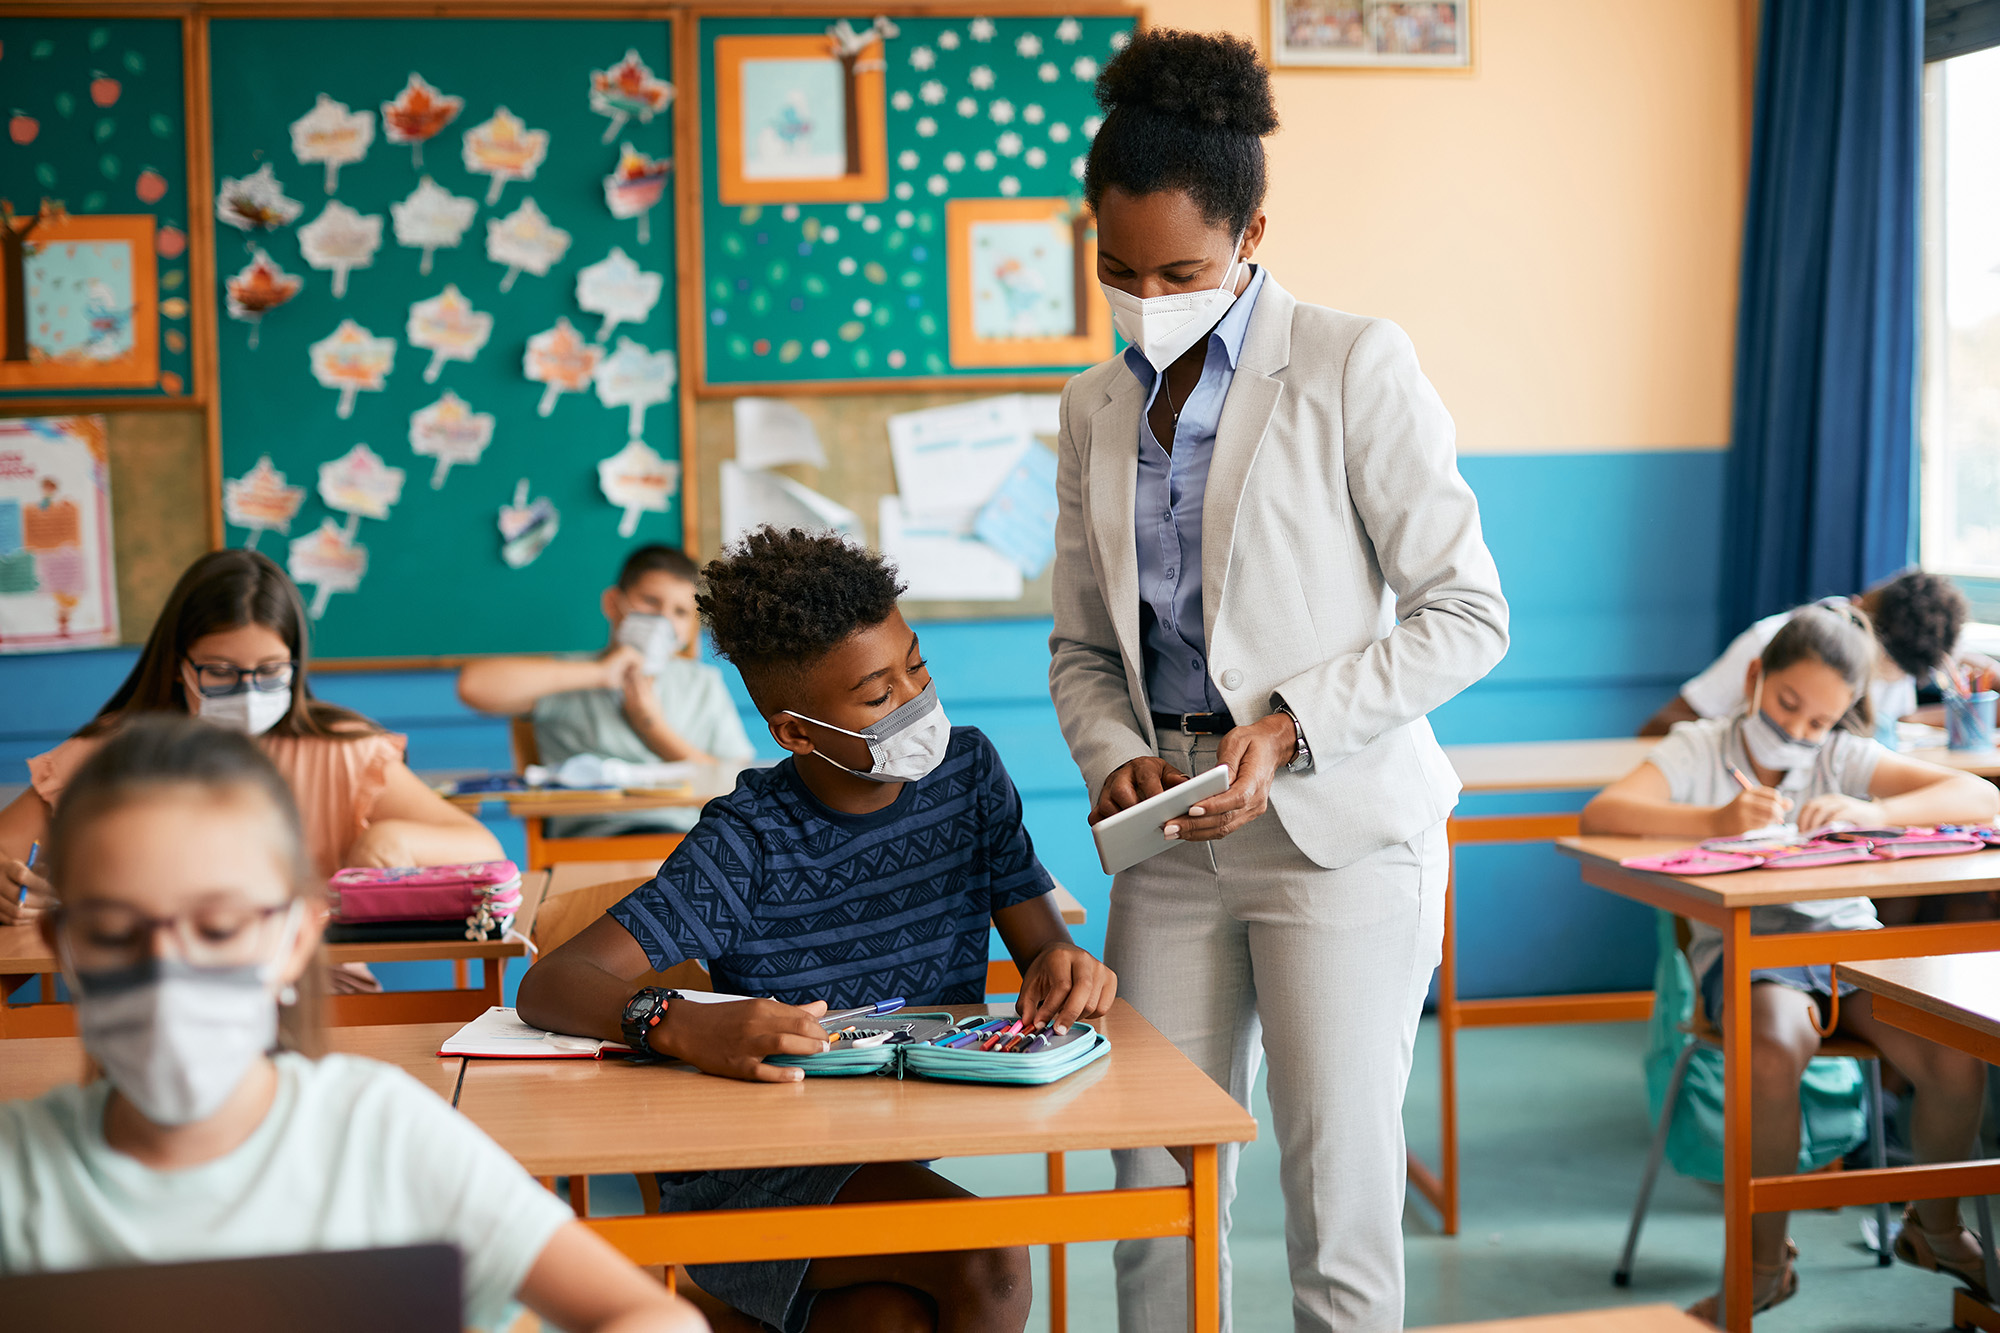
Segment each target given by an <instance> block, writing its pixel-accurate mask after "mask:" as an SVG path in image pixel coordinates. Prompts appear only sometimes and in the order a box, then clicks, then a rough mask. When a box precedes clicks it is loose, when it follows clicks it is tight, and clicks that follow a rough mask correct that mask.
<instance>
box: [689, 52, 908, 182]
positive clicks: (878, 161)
mask: <svg viewBox="0 0 2000 1333" xmlns="http://www.w3.org/2000/svg"><path fill="white" fill-rule="evenodd" d="M882 50H883V48H882V43H881V42H880V41H879V40H877V41H874V42H871V43H869V44H868V45H867V46H866V47H864V48H862V51H861V54H860V55H859V56H858V57H857V58H856V60H855V62H854V65H853V67H852V68H851V69H850V70H848V71H845V73H844V77H845V78H846V80H847V81H848V83H849V88H848V91H849V99H848V110H849V112H850V114H851V115H852V116H853V118H854V119H853V121H852V123H851V124H850V125H849V127H848V131H849V138H850V141H851V142H852V144H853V151H852V153H851V155H850V157H849V161H848V164H847V166H848V170H847V173H846V174H845V175H841V176H827V177H801V178H794V177H782V176H779V177H751V176H746V175H745V174H744V172H743V149H744V145H745V139H744V126H743V86H744V85H743V67H744V66H745V65H748V64H754V63H756V62H757V61H760V60H833V59H834V58H835V57H834V56H833V54H832V48H831V45H830V39H829V38H827V37H825V36H823V35H821V34H818V33H738V34H735V35H732V36H728V37H718V38H716V39H715V166H716V180H715V193H716V197H717V198H718V199H720V200H721V201H722V202H723V203H725V204H807V203H813V204H837V203H873V202H876V201H879V200H882V199H886V198H888V197H889V130H888V125H889V116H888V110H887V107H886V105H885V102H884V98H885V96H886V94H885V93H884V91H883V85H884V82H885V80H884V79H883V77H882Z"/></svg>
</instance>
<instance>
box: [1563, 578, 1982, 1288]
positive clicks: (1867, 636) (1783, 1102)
mask: <svg viewBox="0 0 2000 1333" xmlns="http://www.w3.org/2000/svg"><path fill="white" fill-rule="evenodd" d="M1874 661H1875V638H1874V634H1873V632H1872V630H1871V627H1870V625H1869V622H1868V618H1867V616H1866V615H1865V614H1864V613H1863V612H1862V611H1860V610H1859V609H1858V608H1856V607H1852V606H1849V605H1846V604H1844V603H1836V604H1834V605H1833V606H1825V605H1816V606H1807V607H1801V608H1800V609H1799V610H1798V612H1796V613H1795V614H1794V615H1793V616H1792V617H1791V619H1789V620H1787V621H1786V622H1785V624H1784V625H1783V627H1782V628H1780V629H1779V630H1778V632H1777V633H1776V634H1775V635H1774V636H1773V637H1772V639H1771V642H1770V643H1769V645H1768V646H1766V647H1765V649H1764V652H1763V656H1762V657H1761V658H1759V659H1757V660H1755V661H1753V662H1751V663H1750V666H1749V668H1748V670H1747V671H1746V673H1745V675H1744V678H1743V681H1742V685H1741V694H1740V695H1739V697H1738V702H1737V707H1736V709H1735V711H1734V712H1733V713H1732V714H1731V715H1730V716H1728V717H1721V718H1705V719H1702V720H1700V721H1696V722H1683V723H1680V724H1679V725H1677V726H1675V727H1674V729H1673V730H1672V731H1671V732H1669V733H1668V735H1667V738H1666V739H1665V740H1664V741H1662V742H1661V743H1660V745H1659V747H1658V748H1657V749H1655V750H1654V751H1653V752H1652V754H1651V755H1649V756H1648V757H1647V759H1646V762H1645V763H1643V764H1641V765H1640V766H1639V767H1638V768H1636V769H1634V770H1633V771H1632V772H1631V773H1629V774H1627V775H1626V776H1624V777H1622V778H1620V779H1619V780H1618V781H1616V782H1614V783H1612V784H1611V785H1610V786H1609V787H1606V788H1605V789H1604V790H1603V791H1602V792H1599V793H1598V794H1597V796H1595V797H1594V798H1592V800H1591V802H1590V804H1589V805H1587V806H1585V807H1584V810H1583V831H1584V832H1585V833H1629V834H1652V835H1667V836H1673V837H1681V838H1686V839H1687V840H1689V841H1690V842H1693V841H1696V840H1698V839H1702V838H1713V837H1726V836H1729V835H1731V834H1737V833H1743V832H1746V831H1748V830H1750V829H1754V828H1761V827H1763V826H1765V825H1767V824H1773V823H1779V822H1790V823H1796V824H1797V825H1798V826H1799V827H1800V828H1813V827H1819V826H1822V825H1825V824H1829V823H1832V822H1834V821H1835V820H1848V821H1851V822H1853V823H1856V824H1860V825H1862V826H1864V827H1881V826H1885V825H1897V824H1942V823H1986V822H1988V821H1990V820H1992V819H1993V818H1994V816H1995V814H1996V812H2000V792H1996V791H1995V790H1994V788H1993V786H1992V784H1991V783H1988V782H1986V781H1985V780H1984V779H1982V778H1978V777H1974V776H1972V775H1971V774H1967V773H1957V772H1953V771H1952V770H1950V769H1944V768H1938V767H1936V766H1934V765H1931V764H1925V763H1919V762H1918V761H1916V760H1914V759H1910V758H1906V757H1904V756H1902V755H1899V754H1896V753H1895V752H1893V751H1891V750H1889V749H1886V748H1885V747H1883V746H1882V745H1880V744H1878V743H1876V742H1875V741H1874V740H1872V739H1870V736H1869V732H1870V728H1871V725H1872V723H1871V719H1870V717H1869V702H1868V693H1867V686H1868V683H1869V673H1870V671H1871V669H1872V667H1873V663H1874ZM1738 772H1740V773H1742V774H1745V775H1746V777H1747V781H1748V783H1749V784H1750V785H1745V784H1743V783H1739V782H1738V781H1737V779H1736V777H1735V774H1736V773H1738ZM1690 924H1691V928H1692V930H1693V932H1694V938H1693V942H1692V943H1691V944H1690V946H1689V949H1688V962H1689V965H1690V968H1691V969H1692V971H1693V972H1694V975H1695V982H1696V985H1697V987H1698V988H1699V990H1700V993H1701V996H1702V1004H1703V1006H1704V1011H1705V1012H1706V1013H1707V1014H1708V1016H1709V1017H1710V1018H1711V1019H1718V1020H1719V1019H1720V1017H1721V1009H1722V1001H1723V993H1722V967H1721V962H1722V934H1721V932H1720V931H1719V930H1717V929H1716V928H1715V927H1714V926H1710V925H1706V924H1703V923H1702V922H1699V921H1697V922H1692V923H1690ZM1878 924H1879V922H1878V921H1877V919H1876V915H1875V908H1874V906H1873V905H1872V904H1871V903H1870V902H1869V901H1868V899H1866V898H1841V899H1835V900H1831V901H1821V902H1806V903H1789V904H1783V905H1778V906H1771V907H1759V908H1755V909H1753V911H1752V913H1751V919H1750V929H1751V931H1752V933H1754V934H1758V935H1765V934H1773V933H1778V932H1784V931H1806V930H1867V929H1872V928H1874V927H1876V926H1877V925H1878ZM1750 977H1751V986H1750V1005H1751V1017H1750V1025H1751V1027H1750V1033H1751V1042H1752V1047H1751V1060H1752V1068H1753V1071H1754V1075H1755V1076H1754V1078H1753V1079H1752V1081H1751V1094H1750V1095H1751V1099H1752V1100H1751V1105H1752V1112H1751V1124H1752V1126H1753V1140H1752V1143H1751V1149H1750V1152H1751V1173H1752V1174H1753V1175H1758V1176H1776V1175H1786V1174H1789V1173H1790V1172H1792V1171H1793V1170H1795V1169H1796V1164H1797V1162H1798V1154H1799V1098H1798V1086H1799V1079H1800V1077H1801V1076H1802V1075H1803V1074H1804V1072H1805V1067H1806V1062H1807V1061H1809V1060H1810V1059H1812V1057H1813V1056H1814V1055H1815V1054H1816V1053H1817V1052H1818V1050H1819V1043H1820V1033H1819V1031H1818V1029H1817V1027H1816V1026H1815V1024H1816V1023H1818V1024H1823V1023H1825V1022H1826V1020H1827V1018H1828V1017H1829V1011H1830V1009H1831V1001H1832V999H1833V983H1834V980H1835V979H1834V977H1833V975H1832V970H1831V969H1830V968H1828V967H1826V966H1825V965H1814V966H1810V967H1806V966H1799V967H1760V968H1757V969H1756V970H1755V971H1753V972H1752V973H1751V974H1750ZM1837 1013H1838V1019H1839V1026H1838V1030H1839V1031H1840V1032H1843V1033H1845V1034H1847V1035H1848V1036H1851V1037H1858V1038H1860V1039H1862V1040H1863V1041H1867V1042H1869V1043H1871V1044H1872V1045H1874V1046H1875V1047H1876V1048H1877V1049H1879V1050H1880V1051H1881V1052H1882V1056H1883V1058H1884V1059H1885V1060H1887V1061H1888V1062H1889V1063H1890V1064H1891V1065H1893V1066H1895V1068H1896V1069H1897V1070H1899V1071H1901V1073H1902V1074H1903V1075H1904V1076H1905V1077H1906V1078H1908V1079H1909V1081H1910V1083H1911V1084H1912V1086H1913V1087H1914V1088H1915V1090H1916V1101H1915V1105H1914V1108H1913V1110H1912V1114H1911V1130H1910V1139H1911V1147H1912V1149H1913V1151H1914V1152H1915V1154H1916V1158H1917V1160H1918V1161H1920V1162H1945V1161H1958V1160H1960V1159H1962V1158H1964V1157H1966V1156H1968V1155H1970V1154H1971V1152H1972V1151H1973V1143H1974V1140H1975V1138H1976V1137H1977V1135H1978V1132H1979V1117H1980V1106H1981V1101H1982V1097H1983V1094H1984V1091H1985V1086H1986V1075H1985V1068H1984V1066H1983V1065H1982V1064H1981V1063H1980V1062H1979V1061H1978V1060H1976V1059H1974V1058H1973V1057H1971V1056H1969V1055H1962V1054H1960V1053H1958V1052H1956V1051H1953V1050H1950V1049H1948V1048H1946V1047H1943V1046H1940V1045H1938V1044H1936V1043H1935V1042H1931V1041H1927V1040H1925V1039H1924V1038H1922V1037H1918V1036H1914V1035H1912V1034H1911V1033H1908V1032H1905V1031H1903V1030H1902V1029H1901V1028H1894V1027H1890V1026H1889V1025H1888V1024H1886V1023H1883V1022H1881V1021H1880V1020H1878V1019H1877V1018H1876V1017H1875V1016H1874V1009H1873V1005H1872V1002H1871V1000H1870V997H1869V996H1868V995H1866V994H1864V993H1862V992H1860V991H1858V990H1856V989H1855V988H1854V987H1853V986H1851V985H1849V984H1847V983H1845V982H1841V983H1840V999H1839V1006H1838V1010H1837ZM1903 1222H1904V1225H1903V1230H1902V1234H1901V1236H1900V1237H1899V1238H1898V1239H1897V1241H1896V1246H1895V1249H1896V1256H1897V1257H1898V1258H1899V1259H1902V1260H1904V1261H1905V1262H1907V1263H1913V1264H1916V1265H1918V1266H1919V1267H1923V1268H1930V1269H1941V1270H1943V1271H1946V1272H1949V1273H1950V1274H1951V1275H1952V1276H1953V1277H1956V1278H1958V1279H1960V1280H1961V1281H1963V1282H1965V1283H1966V1284H1967V1285H1969V1286H1970V1287H1972V1288H1973V1289H1974V1290H1975V1291H1978V1292H1980V1293H1981V1295H1982V1297H1983V1296H1984V1294H1985V1283H1984V1280H1983V1277H1982V1265H1981V1260H1980V1251H1979V1239H1978V1237H1977V1236H1975V1235H1973V1233H1971V1232H1970V1231H1968V1230H1966V1229H1965V1228H1964V1227H1963V1226H1961V1225H1960V1222H1959V1214H1958V1201H1957V1200H1956V1199H1927V1200H1924V1201H1922V1202H1919V1203H1915V1204H1912V1205H1911V1206H1910V1207H1909V1208H1908V1209H1907V1210H1905V1212H1904V1215H1903ZM1785 1225H1786V1214H1783V1213H1759V1214H1758V1215H1757V1216H1756V1217H1755V1219H1753V1221H1752V1224H1751V1252H1752V1255H1753V1257H1754V1260H1755V1263H1756V1282H1755V1286H1754V1289H1753V1299H1754V1302H1755V1308H1756V1309H1758V1310H1765V1309H1769V1308H1770V1307H1771V1306H1773V1305H1776V1304H1778V1303H1779V1302H1780V1301H1782V1300H1784V1299H1786V1298H1787V1297H1789V1296H1790V1295H1791V1294H1792V1293H1793V1292H1794V1291H1796V1290H1797V1289H1798V1277H1797V1275H1796V1273H1794V1271H1793V1268H1792V1257H1791V1255H1792V1253H1793V1252H1792V1251H1791V1250H1790V1249H1789V1245H1788V1242H1787V1240H1786V1238H1785ZM1715 1307H1716V1298H1715V1297H1710V1298H1709V1299H1707V1300H1705V1301H1703V1302H1702V1303H1701V1304H1700V1305H1697V1306H1695V1307H1694V1308H1693V1309H1692V1310H1691V1311H1690V1313H1692V1314H1696V1315H1699V1316H1701V1317H1703V1318H1706V1319H1710V1320H1713V1319H1714V1318H1715Z"/></svg>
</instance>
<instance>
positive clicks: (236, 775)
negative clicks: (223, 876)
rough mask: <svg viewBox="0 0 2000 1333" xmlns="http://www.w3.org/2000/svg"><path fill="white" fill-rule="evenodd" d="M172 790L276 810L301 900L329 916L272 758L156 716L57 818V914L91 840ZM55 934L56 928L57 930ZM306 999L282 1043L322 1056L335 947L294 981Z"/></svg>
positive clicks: (53, 875)
mask: <svg viewBox="0 0 2000 1333" xmlns="http://www.w3.org/2000/svg"><path fill="white" fill-rule="evenodd" d="M172 787H196V788H200V789H202V790H204V791H206V792H210V793H214V794H216V795H222V794H225V793H231V794H233V793H237V792H248V793H250V794H252V795H253V796H255V797H257V798H259V799H260V800H261V801H262V802H263V804H264V805H265V806H266V807H267V815H266V817H267V818H268V819H269V820H270V822H271V825H272V827H273V831H274V832H275V833H276V835H277V836H276V839H275V841H276V842H277V845H278V848H279V856H280V859H281V862H282V864H283V866H284V870H285V877H286V879H287V880H288V881H289V882H290V889H291V897H292V898H293V899H294V900H297V901H301V902H303V903H304V904H305V911H306V913H307V914H308V916H312V915H316V914H317V913H319V912H320V911H321V910H322V900H323V897H324V893H325V889H324V886H323V885H322V884H321V882H320V880H319V878H318V877H317V876H316V875H314V874H313V872H312V862H311V858H310V857H308V856H307V854H306V839H305V827H304V824H303V822H302V821H301V820H300V818H299V808H298V806H297V805H296V804H295V803H294V802H293V800H292V789H291V786H290V784H288V783H287V782H286V781H285V779H284V776H283V775H282V774H280V773H279V772H278V770H277V768H276V767H275V766H274V765H273V764H272V763H271V760H270V758H269V757H268V756H267V755H265V753H264V751H263V750H262V749H261V748H260V747H259V746H258V745H257V743H256V742H255V741H253V740H251V739H250V738H249V737H248V736H244V735H242V734H240V733H238V732H233V731H224V730H223V729H222V728H220V727H214V726H210V725H208V724H207V723H205V722H197V721H195V720H194V719H193V718H188V717H174V716H172V715H170V714H164V713H160V714H155V715H153V716H150V717H135V718H133V719H131V720H130V721H129V722H127V723H126V724H125V725H123V726H121V727H119V728H118V732H117V734H116V735H114V736H113V737H112V738H111V739H110V740H109V741H107V742H106V743H105V744H104V746H103V747H102V748H101V749H99V750H98V751H97V753H96V754H93V755H92V756H91V757H90V758H89V759H88V760H86V761H85V762H84V764H83V766H82V767H81V768H79V769H78V770H77V772H76V776H75V777H73V778H71V779H70V781H69V784H68V786H66V787H65V788H64V789H63V798H62V801H61V803H60V804H58V805H57V806H56V809H55V814H54V816H53V817H52V818H51V819H50V821H49V848H48V850H49V866H50V881H51V886H52V887H53V888H54V889H55V895H56V902H57V905H58V906H57V910H58V911H60V910H61V904H62V902H63V900H64V897H65V895H64V882H63V871H64V868H65V867H66V866H68V865H69V864H71V862H72V860H73V859H74V850H75V848H77V847H78V846H79V845H80V844H81V843H82V842H83V841H84V840H85V839H87V838H88V837H89V836H90V826H91V825H92V824H94V823H95V822H96V821H98V820H99V819H101V818H103V817H104V816H105V815H108V814H110V813H111V812H112V811H114V810H117V809H119V808H120V807H122V806H124V805H127V804H129V803H130V802H132V801H134V800H139V799H143V798H144V797H146V796H148V795H151V794H154V793H157V792H160V791H162V790H164V789H167V788H172ZM51 928H52V929H53V927H51ZM292 986H293V989H294V990H296V991H297V998H296V999H295V1000H294V1002H293V1003H291V1004H288V1005H286V1006H285V1007H284V1009H283V1010H282V1011H281V1012H280V1016H279V1020H278V1045H279V1047H280V1048H281V1049H283V1050H288V1051H298V1052H300V1053H301V1054H304V1055H307V1056H313V1057H317V1056H318V1055H320V1054H321V1052H322V1051H323V1050H324V1049H325V1025H324V1014H323V1010H324V998H323V997H324V995H325V993H326V950H325V948H324V947H323V946H322V947H321V948H319V949H316V950H314V952H313V958H312V961H311V962H310V963H308V964H307V966H306V970H305V972H304V973H303V974H302V975H301V976H300V977H299V978H298V980H296V981H295V982H293V983H292Z"/></svg>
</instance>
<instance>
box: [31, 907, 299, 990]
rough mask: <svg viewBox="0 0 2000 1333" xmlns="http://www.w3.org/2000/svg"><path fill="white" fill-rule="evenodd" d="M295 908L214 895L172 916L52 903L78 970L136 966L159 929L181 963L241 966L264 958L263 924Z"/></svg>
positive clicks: (267, 950) (266, 946)
mask: <svg viewBox="0 0 2000 1333" xmlns="http://www.w3.org/2000/svg"><path fill="white" fill-rule="evenodd" d="M296 906H297V904H296V903H295V902H286V903H278V904H276V905H275V906H270V905H265V904H262V903H247V902H244V901H242V900H241V899H236V898H216V899H213V900H211V901H208V902H204V903H202V904H200V905H198V906H196V907H195V908H193V909H192V910H190V911H187V912H182V913H179V914H178V915H175V916H148V915H146V914H145V913H144V912H141V911H139V910H138V909H136V908H132V907H127V906H125V905H124V904H122V903H108V902H86V903H81V904H79V905H77V906H75V907H71V906H67V905H64V906H59V907H57V908H56V910H55V918H56V932H57V934H58V935H59V936H60V937H61V939H62V941H63V943H64V944H65V945H66V946H67V948H68V952H69V958H70V962H71V964H72V965H73V966H74V967H75V968H76V970H77V971H79V972H107V971H113V970H116V969H119V968H127V967H136V966H138V965H139V964H141V963H143V962H145V961H146V960H147V959H148V958H150V957H151V956H152V953H153V937H154V936H155V935H156V934H158V933H159V932H160V931H163V930H164V931H166V932H167V934H168V937H169V938H170V939H171V940H172V941H173V950H172V951H173V953H174V954H175V955H176V956H178V957H179V958H181V959H182V960H184V961H186V962H189V963H192V964H194V965H195V966H197V967H241V966H244V965H246V964H253V963H262V962H264V961H266V960H267V959H268V957H269V955H270V945H269V942H268V939H267V937H268V935H269V934H270V932H269V931H268V930H267V929H266V926H267V924H268V923H269V922H270V920H271V918H272V917H275V916H278V915H280V914H282V913H286V912H290V911H292V910H294V909H295V908H296Z"/></svg>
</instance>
